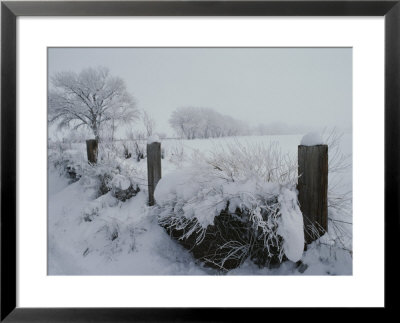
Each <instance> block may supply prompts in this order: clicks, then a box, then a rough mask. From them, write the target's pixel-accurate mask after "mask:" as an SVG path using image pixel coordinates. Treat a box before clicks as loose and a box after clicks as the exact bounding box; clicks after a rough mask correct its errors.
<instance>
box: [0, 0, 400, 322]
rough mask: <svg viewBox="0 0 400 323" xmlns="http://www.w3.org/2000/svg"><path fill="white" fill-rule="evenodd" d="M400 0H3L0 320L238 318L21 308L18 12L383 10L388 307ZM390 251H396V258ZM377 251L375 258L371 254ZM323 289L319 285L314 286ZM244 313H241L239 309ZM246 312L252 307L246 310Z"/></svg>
mask: <svg viewBox="0 0 400 323" xmlns="http://www.w3.org/2000/svg"><path fill="white" fill-rule="evenodd" d="M399 2H400V0H394V1H393V0H390V1H388V0H379V1H369V0H365V1H329V0H322V1H321V0H314V1H299V0H297V1H273V0H272V1H269V0H264V1H94V2H93V1H90V2H89V1H86V2H85V1H82V2H81V1H78V2H76V1H74V2H68V1H67V2H57V1H44V2H36V1H33V2H32V1H29V2H28V1H27V2H25V1H4V2H2V3H1V286H0V288H1V294H0V297H1V304H0V305H1V317H0V319H1V321H5V322H27V321H39V322H41V321H43V322H86V321H100V322H127V321H137V322H142V321H153V322H166V321H175V322H179V321H181V322H182V321H184V322H186V321H197V322H200V321H229V322H233V321H237V320H238V319H239V318H240V316H241V314H243V312H244V311H245V312H248V315H251V317H254V318H256V317H263V315H266V314H265V311H266V310H267V308H263V309H260V308H259V309H240V308H235V309H229V308H214V309H212V310H211V309H204V308H203V309H200V308H162V309H161V308H158V309H155V308H147V309H145V308H112V309H111V308H56V309H54V308H52V309H50V308H19V307H16V299H17V290H16V288H17V285H16V270H17V267H16V241H17V239H16V238H17V237H16V206H17V205H16V203H17V201H16V189H17V181H16V175H17V173H16V163H17V156H16V134H17V124H16V112H17V111H16V82H17V79H16V37H17V30H16V19H17V17H19V16H384V17H385V156H384V157H385V175H384V178H385V308H386V309H391V308H395V306H396V302H395V296H391V293H390V290H391V289H392V288H395V287H396V286H398V285H399V284H398V283H399V278H398V276H399V275H398V274H392V272H393V271H394V270H395V267H397V266H395V265H394V263H393V261H394V259H395V258H397V254H398V250H397V247H398V246H397V244H396V243H395V242H392V239H393V237H396V236H397V237H398V233H399V226H400V225H399V223H400V221H399V207H400V202H399V198H400V195H399V180H400V167H399V165H400V141H399V139H400V130H399V127H400V122H399V120H400V3H399ZM391 255H394V256H393V257H391ZM373 258H374V257H373V255H371V261H373ZM316 292H317V291H316ZM239 312H240V313H239ZM246 315H247V314H246Z"/></svg>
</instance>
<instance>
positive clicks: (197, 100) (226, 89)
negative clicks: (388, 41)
mask: <svg viewBox="0 0 400 323" xmlns="http://www.w3.org/2000/svg"><path fill="white" fill-rule="evenodd" d="M48 54H49V55H48V72H49V75H52V74H53V73H55V72H59V71H75V72H80V71H81V70H82V69H84V68H87V67H96V66H99V65H101V66H106V67H108V68H109V69H110V72H111V74H113V75H115V76H120V77H121V78H123V79H124V80H125V82H126V84H127V88H128V90H129V91H130V92H131V93H132V94H133V95H134V97H135V99H136V102H137V106H138V108H140V109H145V110H147V112H148V113H149V114H150V115H151V116H152V117H153V118H154V119H155V120H156V123H157V129H156V130H157V131H160V132H167V133H168V134H172V131H171V130H170V127H169V124H168V119H169V116H170V114H171V112H172V111H173V110H174V109H176V108H178V107H183V106H195V107H209V108H213V109H215V110H216V111H218V112H220V113H222V114H227V115H231V116H232V117H234V118H237V119H239V120H243V121H245V122H247V123H248V124H249V125H250V126H255V125H257V124H259V123H273V122H282V123H286V124H288V125H303V126H307V127H310V128H313V127H320V126H321V127H325V126H328V127H332V126H337V127H339V128H340V129H343V130H348V129H351V127H352V49H351V48H50V49H49V51H48Z"/></svg>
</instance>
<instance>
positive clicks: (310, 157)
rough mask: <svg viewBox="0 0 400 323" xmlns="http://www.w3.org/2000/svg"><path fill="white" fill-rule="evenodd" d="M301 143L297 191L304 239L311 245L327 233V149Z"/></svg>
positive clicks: (326, 146) (321, 146)
mask: <svg viewBox="0 0 400 323" xmlns="http://www.w3.org/2000/svg"><path fill="white" fill-rule="evenodd" d="M303 139H304V138H303ZM303 141H304V140H302V143H301V144H300V145H299V146H298V167H299V168H298V171H299V173H298V174H299V179H298V184H297V189H298V191H299V203H300V210H301V212H302V213H303V221H304V239H305V242H306V243H311V242H312V241H314V240H316V239H317V238H318V237H319V236H321V235H322V234H324V233H325V232H327V231H328V145H323V144H313V143H312V144H311V145H309V144H308V143H307V142H304V143H303Z"/></svg>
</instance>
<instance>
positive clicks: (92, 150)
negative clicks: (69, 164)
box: [86, 139, 98, 164]
mask: <svg viewBox="0 0 400 323" xmlns="http://www.w3.org/2000/svg"><path fill="white" fill-rule="evenodd" d="M86 150H87V157H88V162H89V164H96V163H97V154H98V141H97V140H96V139H89V140H86Z"/></svg>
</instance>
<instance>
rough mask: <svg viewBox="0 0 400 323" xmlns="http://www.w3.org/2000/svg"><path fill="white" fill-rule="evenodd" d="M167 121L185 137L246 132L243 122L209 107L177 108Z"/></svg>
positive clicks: (210, 136)
mask: <svg viewBox="0 0 400 323" xmlns="http://www.w3.org/2000/svg"><path fill="white" fill-rule="evenodd" d="M169 123H170V125H171V127H172V128H173V129H174V130H175V131H176V133H177V134H178V135H179V136H180V137H182V138H186V139H195V138H219V137H227V136H238V135H245V134H247V133H248V131H247V126H246V125H245V124H244V123H243V122H241V121H239V120H236V119H234V118H232V117H230V116H226V115H222V114H220V113H218V112H216V111H214V110H213V109H210V108H195V107H183V108H178V109H176V110H175V111H173V112H172V114H171V117H170V119H169Z"/></svg>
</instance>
